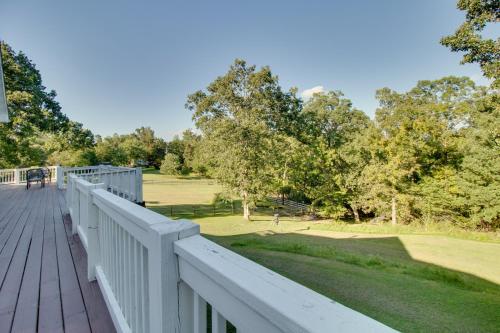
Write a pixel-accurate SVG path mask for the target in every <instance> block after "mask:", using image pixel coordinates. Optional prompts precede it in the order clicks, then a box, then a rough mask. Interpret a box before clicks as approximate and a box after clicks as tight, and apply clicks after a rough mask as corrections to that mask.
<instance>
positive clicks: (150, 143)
mask: <svg viewBox="0 0 500 333" xmlns="http://www.w3.org/2000/svg"><path fill="white" fill-rule="evenodd" d="M132 136H133V137H134V138H135V139H136V140H138V142H139V145H141V148H142V151H143V154H142V155H141V156H140V157H139V158H141V159H144V161H145V162H146V163H145V164H146V165H147V166H152V167H154V168H155V169H159V168H160V164H161V162H162V160H163V157H164V156H165V150H166V143H165V141H164V140H163V139H161V138H158V137H156V136H155V132H154V131H153V130H152V129H151V127H141V128H138V129H136V130H135V133H134V134H132Z"/></svg>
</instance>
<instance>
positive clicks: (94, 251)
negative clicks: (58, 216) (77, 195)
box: [81, 183, 106, 281]
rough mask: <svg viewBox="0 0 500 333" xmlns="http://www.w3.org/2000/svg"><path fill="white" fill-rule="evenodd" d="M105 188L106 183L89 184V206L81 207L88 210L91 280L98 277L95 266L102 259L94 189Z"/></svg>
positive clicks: (88, 272) (88, 261)
mask: <svg viewBox="0 0 500 333" xmlns="http://www.w3.org/2000/svg"><path fill="white" fill-rule="evenodd" d="M95 189H103V190H106V185H104V184H102V183H101V184H91V185H89V186H88V191H89V196H88V201H87V207H81V209H86V210H87V218H88V221H87V228H88V229H87V278H88V279H89V281H94V280H95V279H96V273H95V267H96V266H97V265H98V264H99V263H100V260H101V248H100V245H99V244H100V243H99V229H98V228H99V210H98V208H97V206H96V205H95V204H94V200H93V194H92V193H93V190H95Z"/></svg>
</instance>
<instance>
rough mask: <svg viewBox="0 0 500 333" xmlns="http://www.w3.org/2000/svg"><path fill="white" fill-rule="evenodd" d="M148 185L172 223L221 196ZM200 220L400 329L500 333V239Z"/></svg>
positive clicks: (219, 236) (195, 187)
mask: <svg viewBox="0 0 500 333" xmlns="http://www.w3.org/2000/svg"><path fill="white" fill-rule="evenodd" d="M144 179H145V184H144V196H145V199H146V202H147V205H148V207H150V208H152V209H153V210H157V211H159V212H162V213H164V214H166V215H169V214H168V210H169V209H168V207H170V206H173V207H177V205H178V206H179V207H186V206H189V205H192V206H203V205H208V204H209V203H210V202H211V200H212V198H213V193H215V192H219V191H221V188H220V187H219V186H217V185H216V184H215V182H213V181H212V180H206V179H196V178H185V179H179V178H173V177H166V176H162V175H159V174H157V173H154V172H147V171H146V172H145V175H144ZM199 215H200V214H198V215H196V214H195V215H193V217H194V221H195V222H197V223H199V224H200V226H201V231H202V233H203V234H204V235H205V236H206V237H207V238H210V239H211V240H213V241H215V242H217V243H219V244H221V245H223V246H225V247H227V248H229V249H231V250H233V251H236V252H238V253H240V254H241V255H243V256H246V257H248V258H250V259H252V260H254V261H256V262H258V263H260V264H262V265H264V266H266V267H269V268H271V269H273V270H275V271H277V272H279V273H281V274H283V275H285V276H287V277H289V278H290V279H293V280H295V281H297V282H299V283H302V284H303V285H305V286H307V287H309V288H312V289H314V290H316V291H318V292H320V293H322V294H324V295H326V296H328V297H330V298H332V299H334V300H336V301H338V302H340V303H342V304H344V305H346V306H349V307H351V308H353V309H356V310H358V311H360V312H362V313H364V314H366V315H368V316H370V317H372V318H375V319H377V320H379V321H381V322H383V323H385V324H387V325H389V326H391V327H393V328H395V329H398V330H401V331H405V332H423V331H425V332H429V331H432V332H443V331H452V332H498V331H500V260H499V259H498V254H500V241H499V237H498V235H494V234H482V233H472V234H468V233H464V232H461V231H457V230H451V231H447V229H443V230H441V229H439V228H435V227H429V226H428V227H418V228H416V227H404V226H400V227H397V228H393V227H391V226H387V225H383V226H376V225H366V224H360V225H348V224H344V223H333V222H328V221H327V222H325V221H321V222H311V221H308V222H306V221H300V220H298V219H291V218H289V219H282V220H281V221H280V225H278V226H275V225H274V224H273V223H272V221H271V220H272V218H271V216H266V215H263V214H260V215H259V216H255V218H254V220H253V221H252V222H248V221H245V220H243V219H242V218H241V217H240V216H236V215H231V214H229V213H217V215H216V216H210V215H211V214H208V213H207V214H201V216H202V217H199ZM184 217H188V218H189V215H186V216H184ZM446 233H449V234H450V235H451V236H453V237H449V236H447V235H446ZM466 238H470V239H466ZM474 239H480V240H482V241H478V240H474ZM484 240H487V241H484Z"/></svg>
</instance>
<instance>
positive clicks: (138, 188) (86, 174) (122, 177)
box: [57, 165, 143, 203]
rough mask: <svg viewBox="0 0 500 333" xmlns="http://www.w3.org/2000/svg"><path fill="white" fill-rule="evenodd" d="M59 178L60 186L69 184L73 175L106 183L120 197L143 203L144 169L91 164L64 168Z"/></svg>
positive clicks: (106, 186)
mask: <svg viewBox="0 0 500 333" xmlns="http://www.w3.org/2000/svg"><path fill="white" fill-rule="evenodd" d="M60 172H61V175H62V176H61V177H60V178H58V182H57V184H58V187H59V188H61V189H62V188H65V187H68V186H69V179H70V176H71V175H74V176H76V177H79V178H81V179H85V180H86V181H88V182H89V183H93V184H98V183H104V185H105V188H106V189H107V190H108V191H110V192H111V193H113V194H116V195H117V196H119V197H122V198H124V199H127V200H129V201H133V202H137V203H142V202H143V196H142V169H141V168H126V167H112V166H104V165H100V166H90V167H78V168H62V169H61V171H60Z"/></svg>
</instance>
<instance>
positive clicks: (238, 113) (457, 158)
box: [186, 0, 500, 229]
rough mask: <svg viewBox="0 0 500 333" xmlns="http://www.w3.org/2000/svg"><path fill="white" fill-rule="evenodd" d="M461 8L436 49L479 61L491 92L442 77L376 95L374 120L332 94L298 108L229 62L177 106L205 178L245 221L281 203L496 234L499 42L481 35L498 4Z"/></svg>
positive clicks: (499, 223) (275, 85) (263, 73)
mask: <svg viewBox="0 0 500 333" xmlns="http://www.w3.org/2000/svg"><path fill="white" fill-rule="evenodd" d="M458 8H459V9H461V10H465V11H466V22H465V23H464V24H463V25H462V26H460V27H459V28H458V29H457V31H456V32H455V34H453V35H451V36H447V37H444V38H443V39H442V40H441V43H442V44H443V45H445V46H448V47H450V48H451V49H452V51H464V52H465V55H464V58H463V63H478V64H479V65H480V67H481V69H482V70H483V73H484V75H485V76H486V77H487V78H489V79H491V81H492V84H491V86H489V87H483V86H477V85H476V84H475V83H474V82H473V81H472V80H471V79H469V78H467V77H454V76H448V77H444V78H441V79H438V80H422V81H419V82H418V83H417V84H416V86H415V87H414V88H412V89H410V90H409V91H405V92H398V91H395V90H392V89H389V88H383V89H380V90H378V91H377V92H376V98H377V100H378V102H379V108H378V109H377V110H376V112H375V118H374V119H373V120H372V119H370V118H368V117H367V116H366V115H365V114H364V113H363V112H361V111H360V110H358V109H356V108H354V107H353V106H352V102H351V101H350V100H349V99H348V98H346V97H345V96H344V95H343V94H342V92H340V91H329V92H325V93H318V94H315V95H313V97H312V98H311V99H310V100H308V101H305V102H304V101H303V100H302V99H300V98H299V97H298V96H297V90H296V89H290V90H288V91H285V90H284V89H283V88H282V87H281V86H280V85H279V81H278V77H277V76H275V75H274V74H273V73H272V72H271V69H270V68H269V67H262V68H259V69H257V68H256V66H249V65H248V64H247V63H246V62H245V61H244V60H241V59H237V60H236V61H235V62H234V63H233V64H232V65H231V67H230V68H229V70H228V72H227V73H226V74H224V75H222V76H220V77H218V78H216V79H215V80H214V81H213V82H212V83H210V84H209V85H208V86H207V87H206V89H204V90H199V91H197V92H195V93H193V94H191V95H189V97H188V100H187V103H186V107H187V109H188V110H189V111H191V112H192V114H193V120H194V122H195V124H196V127H197V129H198V130H199V132H200V133H201V136H200V138H199V146H198V147H199V148H198V156H199V158H200V159H201V160H202V161H203V165H204V168H205V170H206V172H207V173H208V174H209V175H211V176H213V177H215V178H216V179H218V180H219V181H220V182H221V183H222V184H224V185H225V186H226V188H227V189H228V190H229V191H231V192H233V193H234V194H236V195H239V196H240V197H241V198H242V202H243V207H244V217H245V218H249V217H250V208H251V206H252V204H255V202H256V201H257V200H259V199H262V198H264V197H266V196H267V195H269V194H281V195H286V196H287V197H289V198H292V199H295V200H299V201H306V202H309V203H311V204H313V205H314V206H316V207H318V208H319V209H320V211H321V212H322V214H323V215H325V216H330V217H336V218H340V217H343V218H346V217H347V218H353V219H355V220H358V221H359V219H360V217H361V216H363V215H364V216H377V217H378V218H379V219H382V220H384V219H387V220H391V221H392V223H393V224H396V223H412V222H415V221H423V222H427V221H432V222H451V223H454V224H457V225H460V226H464V227H473V228H485V229H496V228H498V227H500V103H499V94H498V87H499V82H500V81H499V76H500V75H499V71H500V70H499V69H500V66H499V61H500V40H499V39H497V40H492V39H483V37H482V36H481V34H480V33H481V31H482V30H483V29H484V28H485V27H486V25H487V24H488V23H492V24H496V23H497V22H498V21H500V16H499V13H500V5H499V3H498V2H497V1H488V0H460V1H459V2H458Z"/></svg>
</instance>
